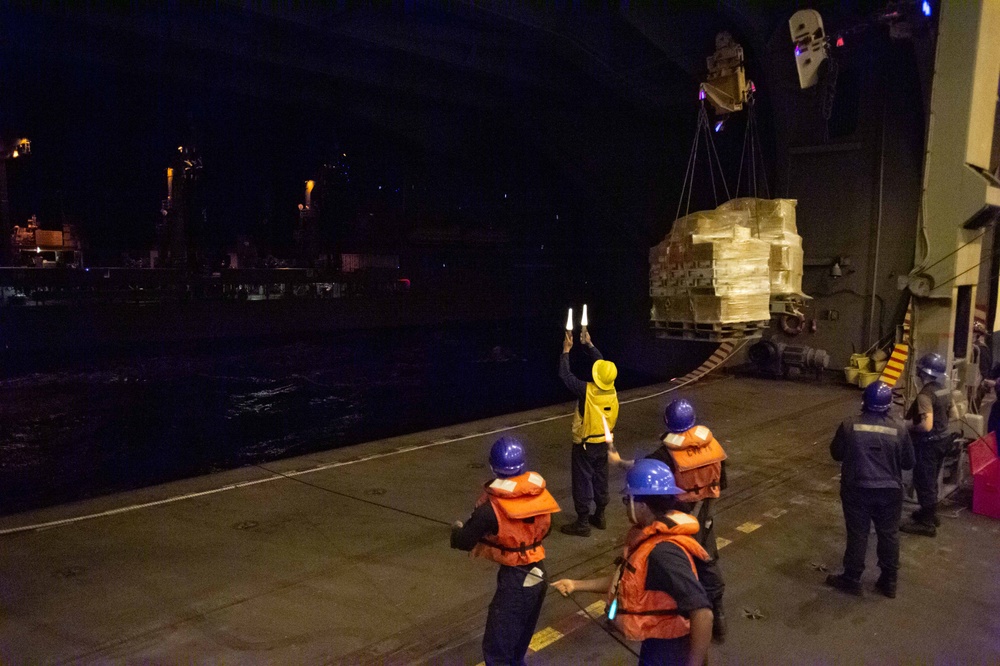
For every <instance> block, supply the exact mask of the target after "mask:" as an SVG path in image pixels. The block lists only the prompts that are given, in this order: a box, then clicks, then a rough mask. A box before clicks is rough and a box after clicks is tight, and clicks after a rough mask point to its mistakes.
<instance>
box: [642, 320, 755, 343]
mask: <svg viewBox="0 0 1000 666" xmlns="http://www.w3.org/2000/svg"><path fill="white" fill-rule="evenodd" d="M770 323H771V321H770V320H764V321H749V322H733V323H707V322H692V321H658V320H652V321H650V325H651V326H652V328H653V331H654V332H655V333H656V337H657V338H663V339H682V340H707V341H711V342H722V341H725V340H742V339H745V338H759V337H760V336H761V334H762V333H763V332H764V331H765V330H767V328H768V326H769V325H770Z"/></svg>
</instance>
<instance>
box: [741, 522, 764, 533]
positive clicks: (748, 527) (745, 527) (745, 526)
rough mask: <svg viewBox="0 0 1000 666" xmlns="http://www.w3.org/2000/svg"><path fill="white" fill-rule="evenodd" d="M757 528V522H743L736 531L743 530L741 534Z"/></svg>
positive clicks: (758, 527)
mask: <svg viewBox="0 0 1000 666" xmlns="http://www.w3.org/2000/svg"><path fill="white" fill-rule="evenodd" d="M757 529H760V525H758V524H757V523H751V522H746V523H743V524H742V525H739V526H738V527H737V528H736V530H737V531H739V532H743V534H750V533H751V532H753V531H754V530H757Z"/></svg>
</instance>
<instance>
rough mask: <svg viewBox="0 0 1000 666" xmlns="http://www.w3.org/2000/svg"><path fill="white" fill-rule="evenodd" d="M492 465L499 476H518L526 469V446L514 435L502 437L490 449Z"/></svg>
mask: <svg viewBox="0 0 1000 666" xmlns="http://www.w3.org/2000/svg"><path fill="white" fill-rule="evenodd" d="M490 467H491V468H492V469H493V473H494V474H496V475H497V476H498V477H501V478H506V477H508V476H517V475H518V474H520V473H521V472H523V471H524V446H523V445H522V444H521V442H519V441H518V440H516V439H514V438H513V437H506V436H505V437H501V438H500V439H498V440H497V441H495V442H493V448H491V449H490Z"/></svg>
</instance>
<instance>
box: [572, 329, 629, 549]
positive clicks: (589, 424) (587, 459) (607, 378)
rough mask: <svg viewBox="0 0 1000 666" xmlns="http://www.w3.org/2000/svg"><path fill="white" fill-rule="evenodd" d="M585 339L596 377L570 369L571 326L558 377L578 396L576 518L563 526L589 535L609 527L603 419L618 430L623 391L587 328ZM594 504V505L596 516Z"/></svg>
mask: <svg viewBox="0 0 1000 666" xmlns="http://www.w3.org/2000/svg"><path fill="white" fill-rule="evenodd" d="M580 342H581V343H582V344H583V346H584V348H585V349H586V351H587V353H588V354H589V355H590V358H591V360H592V361H593V364H592V365H591V370H590V373H591V378H592V380H593V381H589V382H585V381H582V380H580V379H577V378H576V376H575V375H573V372H572V371H571V370H570V367H569V352H570V350H571V349H572V348H573V334H572V332H570V331H566V337H565V338H564V339H563V351H562V355H561V356H560V357H559V378H560V379H562V381H563V383H564V384H565V385H566V388H568V389H569V390H570V391H572V392H573V395H575V396H576V398H577V405H576V411H575V412H574V413H573V453H572V456H571V457H570V464H571V466H572V467H571V469H572V475H573V508H575V509H576V522H573V523H569V524H567V525H563V526H562V528H560V529H561V530H562V532H563V533H564V534H570V535H573V536H582V537H587V536H590V527H591V526H594V527H596V528H597V529H599V530H603V529H606V528H607V521H606V520H605V518H604V509H605V507H607V505H608V444H607V442H605V441H604V420H606V421H607V424H608V429H609V430H610V431H611V432H612V433H613V432H614V429H615V423H616V422H617V421H618V393H617V392H616V391H615V378H616V377H617V376H618V368H617V367H615V364H614V363H612V362H611V361H605V360H604V357H603V356H601V352H600V351H598V349H597V347H595V346H594V343H593V342H592V341H591V339H590V333H588V332H587V330H586V329H584V330H583V331H582V332H581V333H580ZM602 417H603V419H602ZM591 503H593V504H594V513H593V515H591V513H590V507H591Z"/></svg>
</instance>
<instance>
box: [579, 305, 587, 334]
mask: <svg viewBox="0 0 1000 666" xmlns="http://www.w3.org/2000/svg"><path fill="white" fill-rule="evenodd" d="M580 326H583V327H584V328H587V304H586V303H584V304H583V317H581V318H580Z"/></svg>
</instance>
